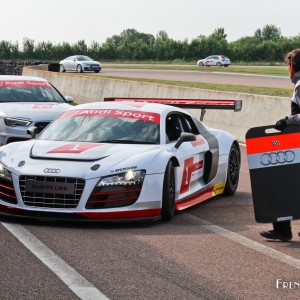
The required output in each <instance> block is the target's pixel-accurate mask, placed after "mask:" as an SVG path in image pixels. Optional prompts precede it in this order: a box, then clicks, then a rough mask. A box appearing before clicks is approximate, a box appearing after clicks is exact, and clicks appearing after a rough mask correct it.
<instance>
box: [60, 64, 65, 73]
mask: <svg viewBox="0 0 300 300" xmlns="http://www.w3.org/2000/svg"><path fill="white" fill-rule="evenodd" d="M59 72H61V73H64V72H66V69H65V67H64V65H60V66H59Z"/></svg>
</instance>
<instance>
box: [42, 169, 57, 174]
mask: <svg viewBox="0 0 300 300" xmlns="http://www.w3.org/2000/svg"><path fill="white" fill-rule="evenodd" d="M60 171H61V170H60V169H54V168H46V169H44V173H52V174H58V173H60Z"/></svg>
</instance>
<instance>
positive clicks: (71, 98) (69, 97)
mask: <svg viewBox="0 0 300 300" xmlns="http://www.w3.org/2000/svg"><path fill="white" fill-rule="evenodd" d="M65 100H66V101H67V102H68V103H72V102H73V101H74V100H73V97H72V96H65Z"/></svg>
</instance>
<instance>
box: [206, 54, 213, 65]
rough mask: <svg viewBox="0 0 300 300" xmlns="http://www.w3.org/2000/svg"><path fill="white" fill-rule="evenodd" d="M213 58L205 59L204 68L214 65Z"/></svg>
mask: <svg viewBox="0 0 300 300" xmlns="http://www.w3.org/2000/svg"><path fill="white" fill-rule="evenodd" d="M214 61H215V60H214V56H212V55H211V56H208V57H207V58H206V61H205V65H206V66H213V65H214Z"/></svg>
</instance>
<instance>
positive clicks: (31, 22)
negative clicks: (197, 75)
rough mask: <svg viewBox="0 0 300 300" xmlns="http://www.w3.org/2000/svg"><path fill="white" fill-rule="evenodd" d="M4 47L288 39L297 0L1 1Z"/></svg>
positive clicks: (297, 29) (295, 31)
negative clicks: (273, 33)
mask: <svg viewBox="0 0 300 300" xmlns="http://www.w3.org/2000/svg"><path fill="white" fill-rule="evenodd" d="M2 2H3V3H2V5H1V17H0V41H3V40H5V41H10V42H13V43H14V42H18V43H19V44H20V45H21V44H22V42H23V40H24V38H29V39H32V40H34V42H35V43H38V42H41V41H44V42H48V41H50V42H52V43H55V44H56V43H61V42H68V43H70V44H73V43H76V42H77V41H79V40H84V41H85V42H86V44H88V45H89V44H90V43H91V42H92V41H96V42H98V43H100V44H102V43H104V42H105V41H106V39H107V38H109V37H112V36H113V35H119V34H120V33H121V32H122V31H123V30H126V29H136V30H137V31H139V32H142V33H147V34H153V35H154V36H156V35H157V34H158V32H159V31H161V30H163V31H165V32H167V34H168V36H169V38H172V39H174V40H181V41H183V40H185V39H187V40H188V41H189V42H190V41H191V40H192V39H194V38H196V37H198V36H199V35H205V36H208V35H210V34H212V33H213V32H214V30H215V29H217V28H224V30H225V34H227V41H228V42H232V41H236V40H238V39H239V38H241V37H245V36H253V35H254V33H255V31H256V30H257V29H263V27H264V26H266V25H275V26H276V27H277V28H279V29H280V30H281V34H282V35H283V36H285V37H293V36H297V35H299V34H300V26H299V23H300V19H299V13H300V1H299V0H247V1H245V0H214V1H204V0H85V1H82V0H51V1H44V0H10V1H7V0H6V1H4V0H2Z"/></svg>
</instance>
